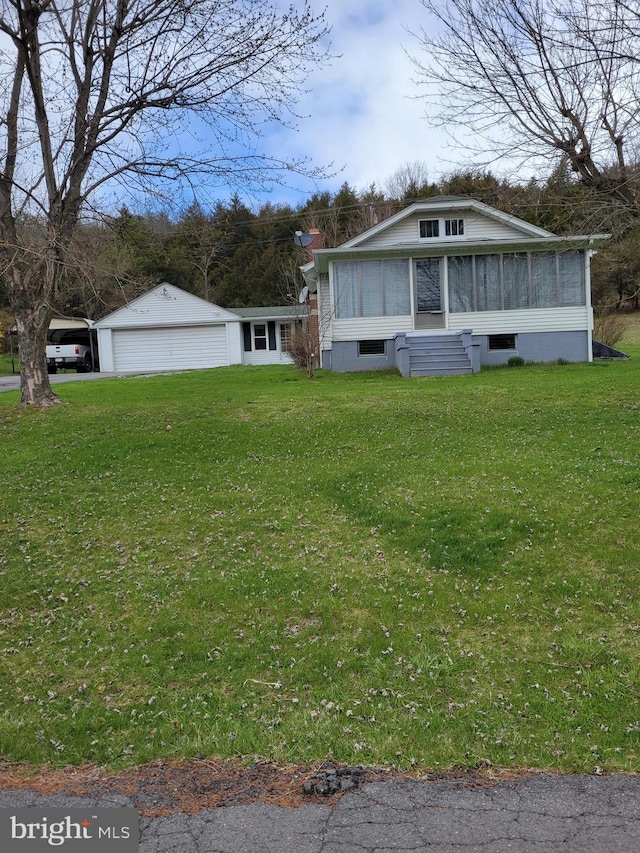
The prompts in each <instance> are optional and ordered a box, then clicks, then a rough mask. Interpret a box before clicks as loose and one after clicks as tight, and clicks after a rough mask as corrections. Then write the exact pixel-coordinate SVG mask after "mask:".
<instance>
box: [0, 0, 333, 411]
mask: <svg viewBox="0 0 640 853" xmlns="http://www.w3.org/2000/svg"><path fill="white" fill-rule="evenodd" d="M0 34H1V36H0V37H2V39H3V45H2V48H3V49H2V52H1V53H0V80H1V81H2V84H3V85H2V87H1V91H0V272H1V274H2V277H3V278H4V280H5V281H6V286H7V290H8V292H9V298H10V304H11V309H12V312H13V314H14V316H15V320H16V326H17V330H18V341H19V348H20V367H21V378H22V404H23V405H26V404H35V405H40V406H46V405H50V404H51V403H53V402H55V400H56V397H55V395H54V394H53V393H52V391H51V388H50V386H49V380H48V377H47V372H46V365H45V350H44V348H45V342H46V332H47V327H48V323H49V318H50V314H51V309H52V301H53V298H54V295H55V290H56V286H57V282H58V281H59V279H60V276H61V275H62V272H63V270H64V265H65V259H66V254H67V253H68V252H69V250H70V247H71V245H72V242H73V238H74V233H75V231H76V228H77V225H78V222H79V220H80V217H81V215H82V213H83V210H85V209H86V205H87V202H88V200H89V199H90V198H91V197H93V198H94V200H96V199H97V202H96V203H99V201H100V197H101V195H102V196H104V194H105V193H106V192H107V191H108V190H113V188H114V185H115V184H116V183H117V182H119V184H120V186H121V187H123V188H125V189H131V187H132V186H133V187H134V189H137V190H139V191H142V190H144V189H145V188H148V187H149V186H153V187H156V188H157V187H158V186H159V185H161V184H162V182H165V181H180V180H189V181H192V182H194V183H198V184H199V183H206V182H209V183H210V182H212V181H215V180H216V179H217V180H218V181H221V180H224V181H225V182H226V183H228V182H229V181H230V180H231V181H233V180H237V181H251V180H253V181H258V182H260V181H263V180H265V179H269V178H276V177H277V175H278V174H279V173H283V174H288V175H290V174H291V171H292V170H293V171H294V172H302V173H305V174H314V173H317V170H314V169H313V168H312V167H311V166H309V164H308V163H306V162H304V161H301V162H294V163H284V162H278V161H277V160H274V159H271V160H270V159H268V158H266V157H263V156H261V155H260V152H259V149H258V142H259V137H260V127H261V123H262V122H269V121H280V122H283V123H287V121H289V119H292V118H293V113H292V109H293V105H294V104H295V102H296V100H297V99H298V98H299V97H300V96H301V94H302V89H301V83H302V81H303V80H304V79H305V77H306V75H307V73H308V72H309V70H310V68H311V67H312V66H313V65H315V64H317V63H318V62H322V61H323V60H325V59H326V58H327V52H326V50H327V48H326V38H325V37H326V34H327V30H326V26H325V24H324V19H323V15H316V14H314V13H313V11H312V10H311V8H310V7H309V5H308V4H307V2H306V0H303V2H302V3H301V4H298V9H296V8H295V7H294V6H292V7H291V8H289V9H286V10H282V11H279V10H278V4H277V2H276V0H189V2H186V0H2V2H1V3H0ZM194 116H196V117H197V119H198V121H199V125H197V124H196V125H194V128H195V129H194V133H196V132H197V127H198V126H199V127H200V128H203V129H204V133H203V136H205V138H208V139H210V140H213V142H212V144H211V147H210V148H206V147H205V146H202V147H201V146H197V150H193V147H192V149H191V152H190V150H189V148H188V147H185V145H184V136H183V135H182V134H183V130H184V127H185V125H186V124H187V122H189V121H190V120H191V119H192V118H193V117H194ZM238 151H240V152H242V153H241V154H240V155H238V153H237V152H238ZM25 213H28V214H29V215H31V216H32V217H35V218H36V219H37V220H38V221H39V222H40V223H41V229H40V231H39V233H38V234H37V235H35V236H34V235H33V234H32V233H29V234H28V235H26V236H25V235H24V234H23V232H22V230H21V229H20V227H19V221H20V218H21V217H22V216H23V215H24V214H25Z"/></svg>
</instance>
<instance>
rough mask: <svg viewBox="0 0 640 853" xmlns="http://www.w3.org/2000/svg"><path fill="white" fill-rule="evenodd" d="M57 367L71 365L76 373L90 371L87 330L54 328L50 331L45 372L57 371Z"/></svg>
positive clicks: (90, 357)
mask: <svg viewBox="0 0 640 853" xmlns="http://www.w3.org/2000/svg"><path fill="white" fill-rule="evenodd" d="M59 367H60V368H63V367H64V368H66V367H71V368H73V369H74V370H77V371H78V373H90V372H91V371H92V370H93V357H92V355H91V341H90V339H89V332H88V331H86V332H85V331H83V330H76V329H73V330H70V329H56V330H54V331H52V332H51V333H50V335H49V341H48V343H47V372H48V373H57V371H58V368H59Z"/></svg>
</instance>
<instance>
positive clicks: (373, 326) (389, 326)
mask: <svg viewBox="0 0 640 853" xmlns="http://www.w3.org/2000/svg"><path fill="white" fill-rule="evenodd" d="M411 331H413V318H412V317H351V318H349V319H348V320H334V321H333V340H334V341H366V340H370V341H377V340H381V339H383V338H392V337H393V336H394V335H395V334H396V332H411Z"/></svg>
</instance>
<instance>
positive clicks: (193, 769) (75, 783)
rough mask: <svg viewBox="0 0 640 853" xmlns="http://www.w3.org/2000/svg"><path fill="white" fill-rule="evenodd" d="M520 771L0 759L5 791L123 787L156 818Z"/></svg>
mask: <svg viewBox="0 0 640 853" xmlns="http://www.w3.org/2000/svg"><path fill="white" fill-rule="evenodd" d="M513 775H515V774H508V773H504V772H500V773H497V774H496V773H495V772H494V773H487V772H486V771H483V772H481V771H477V770H472V771H469V770H453V771H451V772H448V773H420V774H418V773H413V774H408V773H401V772H399V771H393V770H381V769H375V768H364V767H346V766H342V765H335V764H332V763H329V762H324V763H323V764H320V765H317V766H314V767H308V766H298V765H292V766H288V767H279V766H277V765H275V764H272V763H270V762H268V761H255V762H254V763H252V764H246V763H242V762H240V761H227V760H217V759H192V760H185V761H154V762H151V763H149V764H144V765H141V766H140V767H131V768H128V769H126V770H121V771H118V772H110V771H107V770H105V769H104V768H101V767H98V766H95V765H84V766H82V767H62V768H47V767H45V768H35V767H29V766H25V765H22V764H4V765H2V764H0V790H3V791H19V790H23V791H24V790H30V791H35V792H36V793H38V794H58V795H59V794H68V795H69V796H76V797H86V798H89V799H94V800H100V799H105V798H107V797H109V796H113V795H118V794H119V795H122V796H125V797H128V798H129V799H130V800H131V801H132V805H133V806H134V807H135V808H136V809H138V811H139V812H140V814H141V815H142V816H144V817H157V816H159V815H166V814H171V813H173V812H176V811H181V812H185V813H187V814H193V813H195V812H198V811H200V810H201V809H211V808H217V807H220V806H231V805H248V804H250V803H256V802H261V803H270V804H272V805H277V806H282V807H285V808H292V807H297V806H302V805H308V804H310V803H314V802H315V803H324V804H329V805H334V804H335V803H336V802H337V801H338V799H339V798H340V797H341V796H343V794H344V793H346V792H347V791H350V790H355V789H357V788H359V787H360V786H361V785H362V784H364V783H366V782H373V781H379V780H384V781H390V780H392V779H401V778H411V779H420V780H424V781H448V782H457V783H460V784H463V785H465V786H472V787H476V786H479V785H482V786H486V785H492V784H495V783H496V782H497V781H499V780H500V779H504V778H508V777H511V776H513ZM519 775H522V774H519Z"/></svg>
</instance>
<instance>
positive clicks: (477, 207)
mask: <svg viewBox="0 0 640 853" xmlns="http://www.w3.org/2000/svg"><path fill="white" fill-rule="evenodd" d="M455 211H473V212H475V213H479V214H481V215H482V216H487V217H489V218H490V219H494V220H495V221H497V222H501V223H502V224H503V225H508V226H509V227H510V228H514V229H515V230H516V231H520V232H521V233H522V234H523V235H524V236H526V237H552V236H553V234H552V233H551V231H545V229H544V228H538V226H537V225H531V223H529V222H525V221H524V219H518V217H517V216H511V215H510V214H508V213H503V212H502V211H501V210H496V208H495V207H489V205H488V204H484V203H483V202H481V201H476V200H475V199H472V198H460V197H458V196H434V197H433V198H427V199H424V201H416V202H414V204H410V205H409V207H405V208H403V209H402V210H400V211H398V213H394V214H393V216H389V217H388V219H384V220H383V221H382V222H378V224H377V225H374V226H373V227H372V228H368V229H367V230H366V231H363V232H362V234H358V236H357V237H353V238H352V239H351V240H347V242H346V243H342V244H341V246H340V247H339V248H340V249H351V248H355V247H356V246H359V245H361V244H362V243H365V242H366V241H367V240H370V239H371V237H375V236H376V235H377V234H379V233H380V232H381V231H386V230H387V229H388V228H391V227H393V226H394V225H397V224H398V223H399V222H402V221H403V220H404V219H408V218H409V217H411V216H414V215H415V214H420V213H424V214H426V215H429V216H432V215H433V214H435V213H445V212H446V213H449V212H451V213H453V212H455Z"/></svg>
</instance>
